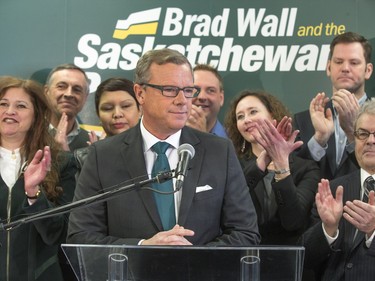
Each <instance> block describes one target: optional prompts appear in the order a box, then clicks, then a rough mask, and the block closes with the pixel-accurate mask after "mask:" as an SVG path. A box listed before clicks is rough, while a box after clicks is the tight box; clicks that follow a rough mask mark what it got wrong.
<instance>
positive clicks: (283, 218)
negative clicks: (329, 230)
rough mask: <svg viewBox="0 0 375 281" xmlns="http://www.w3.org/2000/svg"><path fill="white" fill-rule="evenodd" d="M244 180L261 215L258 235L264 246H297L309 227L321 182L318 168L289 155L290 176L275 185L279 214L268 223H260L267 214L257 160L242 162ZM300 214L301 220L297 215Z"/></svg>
mask: <svg viewBox="0 0 375 281" xmlns="http://www.w3.org/2000/svg"><path fill="white" fill-rule="evenodd" d="M241 164H242V165H243V169H244V174H245V178H246V181H247V184H248V186H249V190H250V195H251V198H252V199H253V202H254V206H255V209H256V211H257V214H258V222H260V224H259V232H260V234H261V236H262V241H261V244H263V245H295V244H296V243H297V241H298V238H299V237H300V236H301V235H302V233H303V232H304V231H305V230H306V229H307V227H308V226H309V219H310V214H311V208H312V206H313V203H314V199H315V193H316V189H317V187H318V182H319V180H320V171H319V167H318V165H317V164H316V163H315V162H314V161H311V160H305V159H302V158H300V157H297V156H295V155H290V157H289V166H290V170H291V175H290V176H288V177H286V178H285V179H283V180H281V181H279V182H273V183H272V189H273V192H274V194H275V199H276V203H277V212H276V214H275V215H274V216H273V217H271V218H270V219H269V220H268V221H265V222H261V214H262V213H263V212H264V200H263V199H264V196H265V195H264V191H263V189H264V185H263V184H262V183H261V182H260V181H262V180H263V178H264V177H265V176H266V172H263V171H261V170H260V169H259V168H258V166H257V165H256V158H255V157H254V158H252V159H247V160H244V159H242V160H241ZM296 214H298V216H297V215H296Z"/></svg>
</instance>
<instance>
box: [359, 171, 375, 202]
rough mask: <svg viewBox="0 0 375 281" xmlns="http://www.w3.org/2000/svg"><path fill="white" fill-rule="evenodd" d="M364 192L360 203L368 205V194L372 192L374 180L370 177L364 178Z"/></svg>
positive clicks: (374, 184)
mask: <svg viewBox="0 0 375 281" xmlns="http://www.w3.org/2000/svg"><path fill="white" fill-rule="evenodd" d="M364 185H365V186H364V187H365V192H364V194H363V198H362V201H363V202H365V203H368V194H369V193H370V191H371V190H374V186H375V180H374V178H373V177H372V176H369V177H367V178H366V180H365V184H364Z"/></svg>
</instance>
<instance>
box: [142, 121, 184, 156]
mask: <svg viewBox="0 0 375 281" xmlns="http://www.w3.org/2000/svg"><path fill="white" fill-rule="evenodd" d="M140 129H141V134H142V138H143V151H145V152H146V151H148V150H150V149H151V147H152V146H153V145H154V144H155V143H157V142H159V141H165V142H167V143H169V144H170V145H171V146H172V147H174V148H178V147H179V145H180V137H181V130H179V131H178V132H176V133H174V134H172V135H170V136H169V137H168V138H166V139H165V140H160V139H158V138H157V137H155V136H154V135H153V134H151V133H150V132H149V131H147V129H146V128H145V126H144V125H143V118H141V122H140Z"/></svg>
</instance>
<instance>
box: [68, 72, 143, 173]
mask: <svg viewBox="0 0 375 281" xmlns="http://www.w3.org/2000/svg"><path fill="white" fill-rule="evenodd" d="M133 86H134V84H133V82H132V81H130V80H128V79H125V78H109V79H107V80H105V81H103V82H102V83H101V84H100V85H99V86H98V88H97V90H96V92H95V110H96V113H97V114H98V117H99V119H100V123H101V125H102V127H103V129H104V132H103V134H102V135H101V137H100V138H101V139H103V138H105V137H110V136H114V135H117V134H119V133H122V132H124V131H126V130H127V129H129V128H131V127H134V126H135V125H137V123H138V121H139V118H140V117H141V114H142V110H141V108H140V105H139V103H138V101H137V99H136V97H135V93H134V89H133ZM97 140H98V137H97V136H96V134H95V133H94V132H92V133H91V136H90V142H91V143H93V142H95V141H97ZM88 151H89V147H84V148H80V149H76V150H75V151H74V156H75V158H76V161H77V165H78V173H77V178H78V176H79V172H80V170H81V168H82V166H83V163H84V162H85V160H86V157H87V153H88Z"/></svg>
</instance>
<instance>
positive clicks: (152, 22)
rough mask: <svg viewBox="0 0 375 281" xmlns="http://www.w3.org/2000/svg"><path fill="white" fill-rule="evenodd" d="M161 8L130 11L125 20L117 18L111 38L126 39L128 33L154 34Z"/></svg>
mask: <svg viewBox="0 0 375 281" xmlns="http://www.w3.org/2000/svg"><path fill="white" fill-rule="evenodd" d="M160 12H161V8H155V9H150V10H145V11H140V12H136V13H132V14H130V15H129V16H128V18H127V19H126V20H118V21H117V24H116V29H115V31H114V32H113V38H115V39H126V38H127V37H128V36H129V35H155V34H156V31H157V29H158V21H159V18H160Z"/></svg>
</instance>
